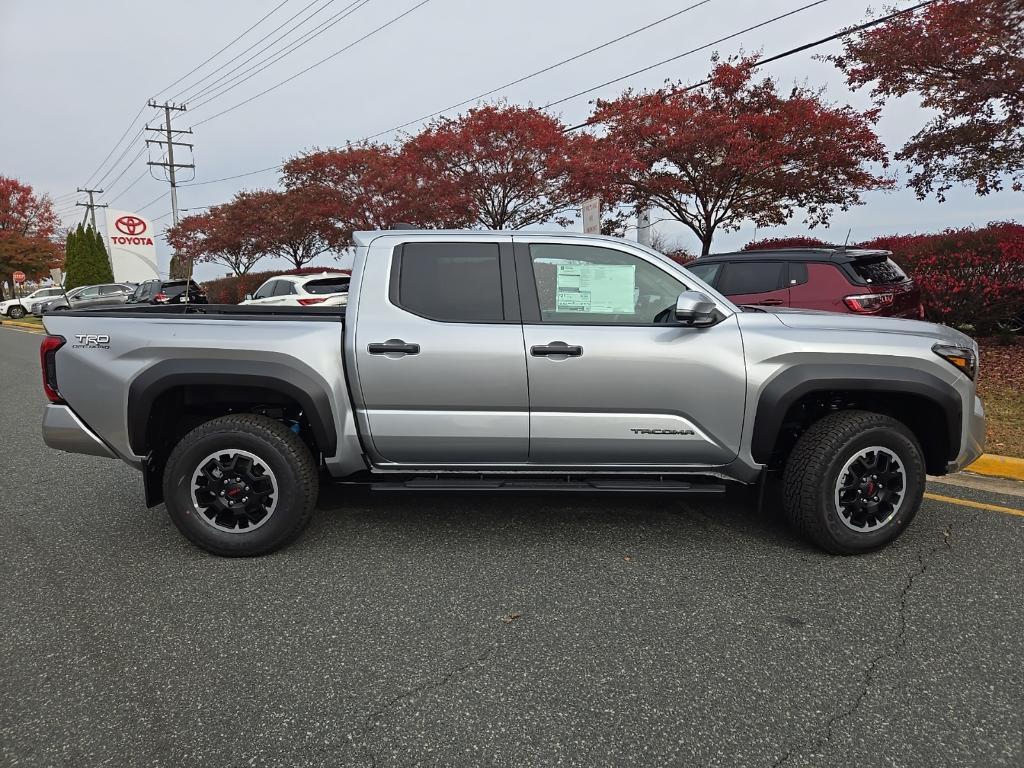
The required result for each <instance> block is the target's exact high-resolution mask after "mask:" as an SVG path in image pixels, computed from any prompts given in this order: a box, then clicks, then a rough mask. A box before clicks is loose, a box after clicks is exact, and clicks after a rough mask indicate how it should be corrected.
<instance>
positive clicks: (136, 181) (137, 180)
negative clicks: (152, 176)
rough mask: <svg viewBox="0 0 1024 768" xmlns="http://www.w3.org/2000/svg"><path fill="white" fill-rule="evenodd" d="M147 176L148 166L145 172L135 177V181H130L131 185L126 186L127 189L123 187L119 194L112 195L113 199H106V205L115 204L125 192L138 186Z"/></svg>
mask: <svg viewBox="0 0 1024 768" xmlns="http://www.w3.org/2000/svg"><path fill="white" fill-rule="evenodd" d="M148 175H149V166H148V165H147V166H146V169H145V170H144V171H143V172H142V173H140V174H139V175H138V176H136V177H135V180H134V181H132V183H131V184H129V185H128V186H127V187H125V188H124V189H122V190H121V191H120V192H118V193H117V194H116V195H114V196H113V197H111V198H108V199H107V203H108V204H113V203H116V202H117V200H118V198H120V197H122V196H123V195H124V194H125V192H127V191H128V190H129V189H131V188H132V187H134V186H135V185H136V184H138V183H139V182H140V181H142V180H143V179H144V178H146V176H148Z"/></svg>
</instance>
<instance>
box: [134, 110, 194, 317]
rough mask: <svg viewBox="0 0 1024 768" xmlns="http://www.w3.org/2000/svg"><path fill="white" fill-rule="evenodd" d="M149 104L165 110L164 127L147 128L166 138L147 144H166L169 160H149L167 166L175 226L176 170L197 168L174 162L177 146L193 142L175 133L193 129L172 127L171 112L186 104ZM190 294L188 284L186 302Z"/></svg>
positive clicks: (152, 140) (189, 275) (190, 265)
mask: <svg viewBox="0 0 1024 768" xmlns="http://www.w3.org/2000/svg"><path fill="white" fill-rule="evenodd" d="M149 106H151V107H153V108H154V109H162V110H163V111H164V127H163V128H150V127H149V126H148V125H147V126H146V130H147V131H155V132H157V133H162V134H163V136H164V138H163V139H146V144H147V146H148V145H149V144H157V145H161V146H166V147H167V162H164V163H154V162H153V161H152V160H150V161H149V162H148V165H151V166H154V165H155V166H157V167H160V168H166V169H167V180H168V181H170V183H171V221H172V223H173V225H174V226H178V182H177V176H176V172H177V170H178V169H179V168H195V167H196V166H195V164H193V163H175V162H174V148H175V147H188V149H189V152H191V151H192V145H191V144H186V143H184V142H181V141H175V140H174V136H175V134H178V133H188V134H191V133H192V130H191V129H187V130H174V129H173V128H171V112H184V111H185V105H184V104H180V105H174V104H171V103H165V104H157V103H156V101H155V100H154V99H150V100H149ZM177 258H178V255H177V254H174V255H172V256H171V266H170V270H169V271H170V273H171V275H172V276H173V273H174V271H175V260H176V259H177ZM179 266H180V265H179ZM188 279H189V280H191V279H192V261H191V260H189V264H188ZM188 296H189V292H188V286H186V290H185V301H186V303H187V302H188Z"/></svg>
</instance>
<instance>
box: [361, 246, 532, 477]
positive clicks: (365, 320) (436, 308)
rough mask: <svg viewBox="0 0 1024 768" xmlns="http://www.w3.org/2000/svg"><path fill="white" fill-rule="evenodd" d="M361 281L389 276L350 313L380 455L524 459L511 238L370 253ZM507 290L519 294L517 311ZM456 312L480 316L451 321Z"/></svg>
mask: <svg viewBox="0 0 1024 768" xmlns="http://www.w3.org/2000/svg"><path fill="white" fill-rule="evenodd" d="M427 246H429V247H427ZM506 249H507V251H508V253H507V254H505V253H503V252H504V251H505V250H506ZM428 262H429V263H428ZM392 266H393V267H394V268H393V269H392ZM403 269H404V270H405V271H406V278H407V279H406V280H405V282H403V281H402V272H403ZM361 279H362V284H363V285H364V286H375V287H377V286H384V288H383V291H382V294H381V295H373V294H372V293H371V289H369V288H367V289H366V290H360V292H359V295H358V302H359V303H358V307H357V308H355V309H354V311H353V312H350V313H349V316H350V317H352V316H354V317H355V318H356V327H355V333H354V344H353V353H354V355H355V359H356V371H355V376H356V379H357V381H358V393H356V399H357V406H358V411H359V416H360V419H361V421H362V423H363V424H364V425H365V426H366V428H367V432H368V434H369V437H370V441H371V443H372V449H373V451H374V452H375V454H376V456H375V460H376V461H378V462H393V463H399V464H403V465H418V466H423V465H431V464H445V465H448V466H450V465H486V464H517V463H525V462H526V460H527V455H528V449H529V408H528V393H527V388H526V352H525V349H524V347H523V333H522V326H521V325H520V324H519V322H518V303H517V299H516V293H515V280H514V267H513V265H512V262H511V248H510V245H509V244H508V243H507V241H506V245H505V247H504V248H503V247H501V246H500V245H499V243H498V242H494V240H493V238H492V239H491V240H489V241H488V240H481V241H480V242H465V241H463V242H460V243H456V244H453V243H444V242H432V243H419V242H418V243H416V244H406V245H404V246H401V245H399V246H398V247H396V248H395V249H394V253H391V254H389V253H374V252H372V251H371V253H370V254H369V255H368V257H367V258H366V261H365V266H364V271H363V274H362V276H361ZM499 280H500V282H497V281H499ZM487 297H495V301H496V304H494V303H492V302H490V301H489V300H488V299H487ZM506 300H511V302H515V307H516V309H515V315H516V316H515V317H511V318H509V315H510V314H512V312H511V311H510V309H511V306H512V304H511V303H509V304H508V305H507V306H506V305H505V301H506ZM406 306H408V307H414V308H415V309H416V311H417V312H421V313H424V314H431V315H433V317H424V316H422V315H421V314H416V313H415V312H413V311H411V310H410V309H408V308H405V307H406ZM460 314H461V315H465V316H469V317H472V318H473V319H474V322H457V321H451V320H449V319H447V318H449V317H457V316H459V315H460ZM506 318H508V319H506Z"/></svg>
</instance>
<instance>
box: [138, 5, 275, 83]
mask: <svg viewBox="0 0 1024 768" xmlns="http://www.w3.org/2000/svg"><path fill="white" fill-rule="evenodd" d="M289 2H291V0H281V2H280V3H278V4H277V5H275V6H274V7H273V8H271V9H270V11H268V12H267V13H265V14H264V15H263V16H262V17H260V19H259V21H257V22H256V23H255V24H253V25H252V26H251V27H249V28H248V29H246V30H245V31H244V32H242V33H241V34H239V35H238V36H237V37H235V38H234V39H233V40H232V41H231V42H229V43H228V44H227V45H225V46H224V47H223V48H221V49H220V50H219V51H217V52H216V53H215V54H213V55H212V56H210V57H209V58H208V59H206V60H205V61H203V62H202V63H200V64H197V65H196V66H195V67H193V68H192V69H191V70H189V71H188V72H186V73H185V74H184V75H182V76H181V77H179V78H178V79H177V80H175V81H174V82H173V83H171V84H170V85H168V86H166V87H165V88H163V89H162V90H159V91H157V92H156V93H154V94H153V96H152V98H154V99H155V98H156V97H157V96H159V95H160V94H162V93H165V92H166V91H169V90H170V89H171V88H173V87H174V86H176V85H177V84H178V83H180V82H181V81H182V80H184V79H186V78H188V77H191V76H192V75H193V74H195V73H196V72H198V71H199V70H200V69H202V68H203V67H205V66H206V65H207V64H209V63H210V62H211V61H213V60H214V59H215V58H217V57H218V56H220V55H221V54H222V53H224V51H226V50H227V49H228V48H230V47H231V46H232V45H234V44H235V43H237V42H238V41H239V40H241V39H242V38H243V37H245V36H246V35H247V34H249V33H250V32H252V31H253V30H254V29H256V27H258V26H259V25H260V24H262V23H263V22H264V21H266V20H267V19H269V18H270V17H271V16H273V15H274V14H275V13H277V11H278V10H279V9H280V8H281V6H283V5H285V4H287V3H289Z"/></svg>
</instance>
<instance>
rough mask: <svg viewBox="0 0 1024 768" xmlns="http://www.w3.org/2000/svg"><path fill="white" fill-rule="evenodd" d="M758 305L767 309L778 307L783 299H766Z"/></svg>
mask: <svg viewBox="0 0 1024 768" xmlns="http://www.w3.org/2000/svg"><path fill="white" fill-rule="evenodd" d="M757 303H758V304H760V305H762V306H765V307H777V306H779V305H780V304H782V299H765V300H764V301H759V302H757Z"/></svg>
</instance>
